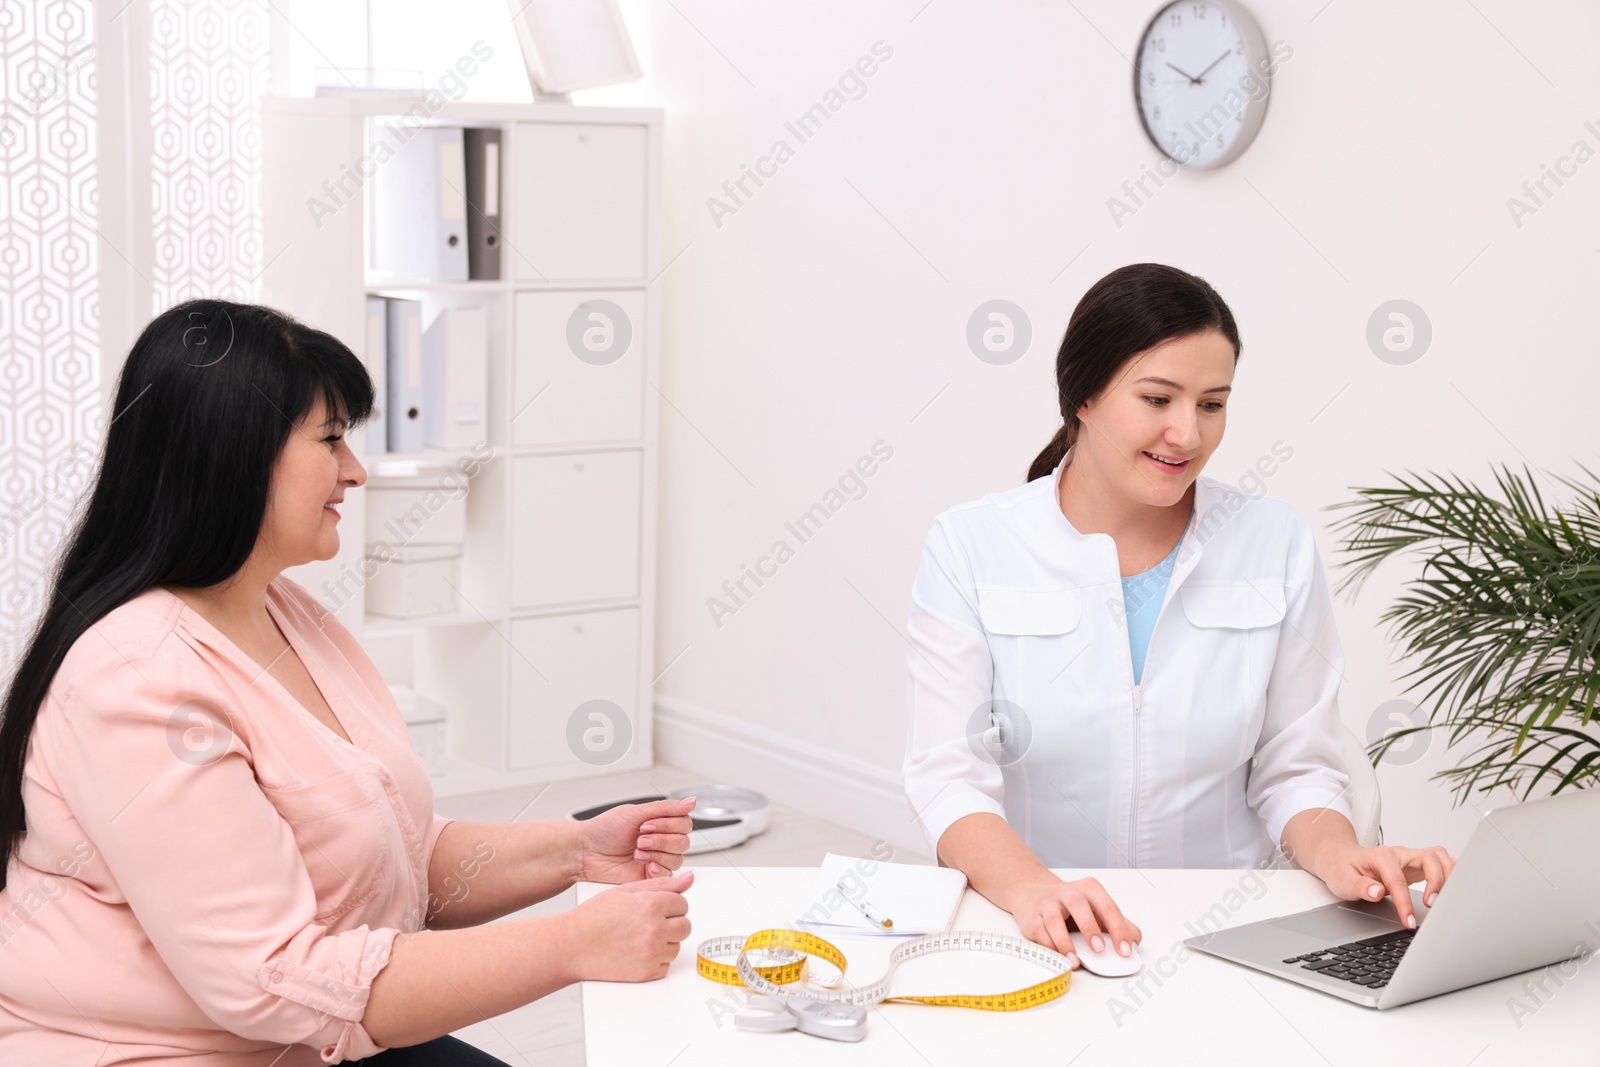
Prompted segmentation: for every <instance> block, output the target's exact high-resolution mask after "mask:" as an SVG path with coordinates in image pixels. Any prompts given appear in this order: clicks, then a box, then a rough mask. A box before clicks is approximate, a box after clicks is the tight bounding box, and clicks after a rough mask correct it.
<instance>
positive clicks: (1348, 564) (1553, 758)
mask: <svg viewBox="0 0 1600 1067" xmlns="http://www.w3.org/2000/svg"><path fill="white" fill-rule="evenodd" d="M1583 471H1584V474H1586V475H1588V477H1589V479H1590V482H1591V483H1592V484H1588V485H1585V484H1581V483H1579V482H1576V481H1572V480H1569V479H1566V478H1560V479H1558V480H1559V481H1560V482H1561V483H1562V484H1563V485H1565V486H1567V487H1569V488H1570V489H1572V490H1574V491H1575V493H1576V497H1575V499H1574V500H1573V501H1572V503H1571V504H1570V505H1567V506H1565V507H1561V506H1554V505H1552V504H1550V503H1548V502H1547V501H1546V500H1545V498H1544V496H1543V494H1541V493H1540V491H1539V487H1538V485H1537V484H1536V482H1535V480H1534V477H1533V475H1532V472H1531V471H1528V470H1527V468H1524V472H1523V474H1517V473H1515V472H1513V471H1512V470H1511V469H1510V468H1509V467H1503V468H1501V469H1500V470H1498V471H1496V472H1495V475H1494V477H1495V482H1496V485H1497V489H1496V491H1489V490H1486V489H1482V488H1479V487H1477V486H1474V485H1472V484H1469V483H1468V482H1466V481H1465V480H1463V479H1461V478H1459V477H1454V478H1452V477H1451V476H1449V475H1434V474H1426V475H1420V476H1419V475H1414V474H1408V475H1407V476H1406V477H1403V478H1401V477H1396V476H1391V477H1395V481H1396V482H1397V483H1398V484H1397V485H1394V486H1389V487H1380V488H1357V489H1355V492H1356V493H1357V494H1358V499H1356V500H1352V501H1347V502H1345V503H1341V504H1334V505H1332V506H1331V507H1329V508H1327V509H1325V510H1329V511H1342V512H1347V514H1346V515H1345V517H1344V518H1342V519H1341V520H1340V521H1338V522H1336V523H1335V525H1334V530H1335V532H1336V533H1337V534H1339V535H1340V536H1341V537H1342V541H1341V544H1340V549H1341V550H1342V552H1343V554H1344V558H1343V559H1341V560H1340V561H1339V563H1338V566H1339V567H1340V569H1342V570H1343V571H1344V572H1345V573H1344V574H1343V575H1342V577H1341V578H1340V580H1339V583H1338V586H1337V589H1338V590H1339V591H1340V592H1345V591H1348V592H1349V594H1350V595H1351V597H1352V598H1353V597H1354V595H1355V593H1356V592H1358V591H1359V589H1360V587H1361V585H1362V583H1363V582H1365V580H1366V579H1367V578H1368V577H1369V576H1370V575H1371V574H1372V572H1373V571H1374V570H1376V569H1377V567H1378V565H1379V564H1380V563H1382V562H1383V561H1384V560H1386V559H1389V558H1391V557H1399V556H1403V555H1410V556H1420V557H1421V564H1422V566H1421V570H1420V573H1418V574H1417V575H1416V576H1415V577H1413V578H1411V579H1410V580H1409V581H1407V582H1406V583H1405V587H1404V591H1403V593H1402V595H1401V596H1400V597H1399V599H1397V600H1396V601H1395V602H1394V603H1393V604H1391V605H1390V606H1389V607H1388V609H1387V610H1385V611H1384V613H1383V615H1382V621H1383V622H1385V623H1387V624H1390V625H1391V627H1392V631H1391V632H1392V634H1393V636H1394V638H1395V639H1396V640H1397V641H1398V642H1399V644H1400V645H1401V650H1402V653H1403V654H1404V656H1405V657H1406V658H1407V660H1408V661H1410V662H1412V663H1413V664H1414V666H1412V667H1411V668H1410V669H1409V670H1408V671H1407V672H1406V673H1405V674H1403V675H1402V676H1401V680H1402V681H1405V682H1407V689H1408V691H1420V692H1421V693H1422V694H1423V699H1422V701H1421V703H1424V704H1426V705H1428V706H1429V708H1430V710H1429V712H1428V716H1427V721H1426V722H1423V723H1419V724H1417V725H1414V726H1412V727H1410V728H1409V729H1400V730H1395V731H1393V732H1392V733H1389V734H1388V735H1386V736H1385V737H1383V738H1381V739H1379V740H1377V741H1375V742H1374V743H1373V744H1372V745H1371V746H1370V748H1369V749H1368V752H1369V754H1370V755H1371V756H1372V757H1373V762H1374V763H1376V762H1378V761H1379V760H1380V759H1382V757H1383V754H1384V753H1385V752H1387V751H1388V750H1389V748H1390V747H1391V746H1392V745H1394V744H1395V743H1396V742H1399V741H1400V740H1401V739H1402V738H1404V737H1406V736H1407V735H1409V734H1416V733H1422V732H1424V731H1430V730H1445V731H1447V732H1448V742H1447V747H1449V748H1454V747H1456V745H1458V744H1466V745H1469V746H1476V747H1473V748H1472V749H1471V751H1470V753H1468V754H1467V755H1465V756H1463V757H1462V758H1461V759H1460V760H1459V761H1458V763H1457V765H1456V766H1454V767H1452V768H1450V769H1448V770H1445V771H1441V772H1439V773H1438V774H1436V775H1435V776H1434V777H1436V778H1443V779H1446V780H1448V781H1450V783H1451V789H1452V791H1453V792H1454V793H1455V799H1456V803H1457V804H1460V803H1462V802H1464V801H1466V800H1467V799H1468V797H1469V796H1470V794H1471V793H1472V792H1473V791H1477V792H1489V791H1491V790H1493V789H1497V788H1499V787H1502V786H1504V787H1507V788H1510V789H1511V790H1513V791H1514V792H1518V793H1520V795H1521V798H1522V799H1524V800H1526V799H1528V798H1529V797H1530V796H1532V795H1533V793H1534V790H1535V789H1536V788H1537V787H1539V786H1540V785H1541V784H1543V785H1544V787H1545V790H1546V791H1548V792H1551V793H1557V792H1560V791H1561V790H1563V789H1569V788H1584V787H1587V786H1591V785H1595V784H1596V783H1597V782H1600V735H1597V732H1596V730H1595V728H1594V720H1595V714H1596V710H1597V706H1600V478H1596V476H1595V475H1594V474H1593V473H1592V472H1590V471H1589V470H1588V469H1587V468H1583ZM1541 795H1542V794H1541Z"/></svg>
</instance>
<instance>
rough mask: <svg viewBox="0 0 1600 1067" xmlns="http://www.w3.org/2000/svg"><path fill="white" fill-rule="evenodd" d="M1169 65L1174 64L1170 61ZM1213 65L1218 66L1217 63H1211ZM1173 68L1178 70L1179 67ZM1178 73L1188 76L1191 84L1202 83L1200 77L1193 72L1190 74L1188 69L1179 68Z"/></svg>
mask: <svg viewBox="0 0 1600 1067" xmlns="http://www.w3.org/2000/svg"><path fill="white" fill-rule="evenodd" d="M1167 66H1169V67H1172V64H1171V63H1168V64H1167ZM1211 66H1213V67H1214V66H1216V64H1215V63H1213V64H1211ZM1172 69H1173V70H1178V68H1177V67H1172ZM1207 69H1210V68H1207ZM1178 73H1179V74H1182V75H1183V76H1184V77H1185V78H1188V79H1189V84H1190V85H1199V84H1200V79H1199V78H1196V77H1195V76H1194V75H1193V74H1190V73H1188V72H1187V71H1182V70H1178Z"/></svg>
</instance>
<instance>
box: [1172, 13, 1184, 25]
mask: <svg viewBox="0 0 1600 1067" xmlns="http://www.w3.org/2000/svg"><path fill="white" fill-rule="evenodd" d="M1172 25H1173V26H1174V27H1177V26H1182V25H1183V16H1182V15H1180V14H1178V13H1177V12H1176V11H1174V12H1173V13H1172Z"/></svg>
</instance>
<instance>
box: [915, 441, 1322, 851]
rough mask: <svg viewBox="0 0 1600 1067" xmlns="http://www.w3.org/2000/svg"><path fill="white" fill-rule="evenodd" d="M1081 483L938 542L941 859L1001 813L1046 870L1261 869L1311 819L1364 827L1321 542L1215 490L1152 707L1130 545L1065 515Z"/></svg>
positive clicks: (1181, 574)
mask: <svg viewBox="0 0 1600 1067" xmlns="http://www.w3.org/2000/svg"><path fill="white" fill-rule="evenodd" d="M1069 462H1071V455H1070V453H1069V454H1068V456H1067V458H1066V459H1064V460H1063V461H1062V463H1061V464H1060V465H1058V466H1057V467H1056V469H1055V472H1054V474H1053V475H1052V476H1050V477H1048V478H1040V479H1037V480H1035V481H1032V482H1029V483H1028V484H1026V485H1023V486H1020V487H1018V488H1016V489H1012V490H1009V491H1007V492H1001V493H991V494H990V495H989V496H986V497H984V498H983V499H982V500H978V501H974V502H972V503H969V504H963V505H960V506H958V507H955V508H952V509H950V510H949V511H947V512H945V513H944V514H942V515H940V516H939V517H938V518H937V519H936V520H935V521H934V524H933V529H932V530H931V531H930V532H929V534H928V539H927V543H926V546H925V547H924V549H923V556H922V565H921V568H920V569H919V571H918V573H917V577H916V581H915V583H914V584H913V587H912V597H911V617H910V620H909V623H908V627H909V633H910V638H911V643H912V649H911V652H910V654H909V656H908V660H909V663H910V673H911V684H910V690H911V693H910V711H911V722H910V730H909V735H908V739H907V749H906V759H905V779H906V793H907V796H908V799H909V800H910V803H911V807H912V809H913V810H914V812H915V813H916V815H915V818H916V819H917V820H918V821H919V822H920V823H921V825H922V828H923V831H924V833H925V834H926V836H927V839H928V842H929V845H930V847H933V848H935V849H936V848H937V844H938V840H939V838H940V836H941V835H942V834H943V833H944V832H945V830H947V829H948V828H949V827H950V825H951V824H952V823H954V822H955V821H956V820H958V819H960V818H962V817H963V816H966V815H970V814H973V813H974V812H982V811H987V812H993V813H994V814H996V815H999V816H1001V817H1003V818H1004V819H1006V821H1007V822H1009V823H1010V824H1011V826H1012V827H1013V828H1014V829H1015V830H1016V831H1017V833H1018V834H1019V835H1020V836H1021V838H1022V840H1023V841H1024V842H1026V843H1027V845H1028V847H1029V848H1030V849H1032V850H1033V853H1034V854H1035V855H1036V856H1037V857H1038V858H1039V859H1040V860H1041V861H1043V863H1044V864H1045V865H1046V866H1049V867H1075V868H1085V867H1088V868H1093V867H1247V866H1257V865H1259V864H1261V863H1264V862H1266V861H1268V860H1270V859H1271V858H1272V857H1273V854H1274V852H1275V850H1276V847H1277V845H1278V843H1279V841H1280V839H1281V837H1282V834H1283V827H1284V824H1285V823H1287V822H1288V821H1289V819H1290V818H1291V817H1293V816H1294V815H1295V814H1297V813H1298V812H1301V811H1305V810H1307V809H1310V808H1332V809H1334V810H1336V811H1339V812H1341V813H1343V814H1344V815H1345V816H1346V817H1347V818H1348V817H1349V815H1350V807H1349V804H1348V790H1349V784H1350V779H1349V776H1348V775H1347V774H1346V772H1345V766H1344V759H1343V743H1342V742H1343V733H1342V727H1341V724H1340V719H1339V710H1338V691H1339V681H1340V679H1341V677H1342V675H1343V672H1344V655H1343V652H1342V650H1341V649H1340V646H1339V639H1338V634H1337V633H1336V632H1335V629H1334V621H1333V613H1332V603H1331V600H1330V598H1329V594H1328V584H1327V579H1326V577H1325V576H1324V574H1323V570H1322V565H1321V561H1320V559H1319V557H1318V554H1317V548H1316V543H1315V541H1314V540H1313V537H1312V532H1311V527H1310V524H1308V523H1307V522H1306V520H1305V519H1304V518H1302V517H1301V516H1300V515H1299V513H1298V512H1296V511H1295V510H1294V509H1293V508H1292V507H1290V506H1289V505H1288V504H1285V503H1283V502H1282V501H1278V500H1272V499H1269V498H1266V497H1253V496H1248V495H1246V494H1244V493H1241V492H1240V491H1239V490H1237V489H1235V488H1234V487H1233V486H1230V485H1228V484H1226V483H1224V482H1219V481H1217V480H1215V479H1212V478H1207V477H1205V476H1201V477H1199V478H1198V479H1196V482H1195V496H1194V504H1195V513H1194V520H1193V521H1192V522H1191V523H1190V524H1189V528H1188V530H1187V531H1186V532H1185V534H1184V537H1183V540H1182V541H1181V542H1180V545H1179V551H1178V558H1177V562H1176V565H1175V567H1174V569H1173V573H1172V579H1171V581H1170V583H1169V584H1168V587H1167V591H1166V596H1165V598H1164V600H1163V601H1162V605H1161V613H1160V615H1159V616H1158V618H1157V620H1156V624H1155V630H1154V631H1153V633H1152V634H1151V637H1150V648H1149V652H1148V655H1147V658H1146V661H1145V668H1144V673H1143V679H1142V681H1143V684H1142V685H1136V684H1134V678H1133V658H1132V654H1131V652H1130V650H1129V648H1128V629H1127V624H1126V622H1125V621H1124V620H1125V617H1126V611H1125V607H1124V604H1123V599H1122V580H1121V573H1120V569H1119V566H1118V563H1117V548H1116V544H1115V543H1114V542H1113V541H1112V539H1111V537H1110V535H1108V534H1080V533H1079V532H1078V531H1077V530H1075V529H1074V528H1073V527H1072V525H1071V523H1069V522H1068V521H1067V518H1066V516H1065V515H1063V514H1062V512H1061V508H1060V505H1059V503H1058V495H1057V490H1058V486H1059V484H1060V479H1061V472H1062V470H1063V469H1064V467H1065V465H1066V464H1067V463H1069ZM991 709H994V710H999V711H1001V712H1002V714H1003V716H1004V719H1003V720H994V719H991V718H990V715H989V713H990V710H991ZM1018 709H1020V712H1019V711H1018ZM1005 720H1020V721H1006V730H1007V732H1006V733H1004V734H1002V735H1001V738H1002V739H1003V740H1004V741H1005V742H1006V747H1005V748H1004V749H1002V750H1001V751H999V752H995V751H992V750H991V749H989V748H986V747H985V746H984V744H983V742H982V734H983V731H984V729H985V728H986V727H988V726H989V725H990V724H991V723H992V722H995V721H1005ZM1019 756H1020V758H1018V757H1019Z"/></svg>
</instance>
